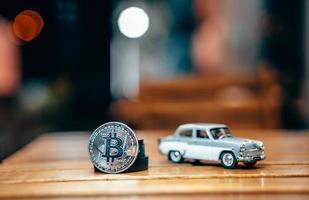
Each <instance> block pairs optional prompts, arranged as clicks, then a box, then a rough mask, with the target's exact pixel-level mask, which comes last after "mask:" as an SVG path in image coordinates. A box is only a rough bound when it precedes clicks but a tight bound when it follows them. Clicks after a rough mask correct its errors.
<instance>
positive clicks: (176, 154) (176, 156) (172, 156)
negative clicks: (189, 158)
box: [168, 151, 183, 163]
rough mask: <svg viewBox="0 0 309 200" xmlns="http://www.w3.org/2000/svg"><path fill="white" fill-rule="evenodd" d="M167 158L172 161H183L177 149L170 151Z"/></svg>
mask: <svg viewBox="0 0 309 200" xmlns="http://www.w3.org/2000/svg"><path fill="white" fill-rule="evenodd" d="M168 159H169V160H170V161H172V162H174V163H181V162H182V161H183V157H182V155H181V153H180V152H179V151H170V152H169V154H168Z"/></svg>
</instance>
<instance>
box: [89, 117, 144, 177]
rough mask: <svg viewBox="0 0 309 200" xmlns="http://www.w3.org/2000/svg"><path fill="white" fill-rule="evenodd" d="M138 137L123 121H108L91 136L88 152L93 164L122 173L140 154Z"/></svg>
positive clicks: (103, 170) (110, 171)
mask: <svg viewBox="0 0 309 200" xmlns="http://www.w3.org/2000/svg"><path fill="white" fill-rule="evenodd" d="M138 150H139V146H138V139H137V137H136V135H135V133H134V132H133V130H132V129H131V128H130V127H128V126H127V125H125V124H123V123H121V122H108V123H105V124H103V125H101V126H100V127H98V128H97V129H96V130H95V131H94V132H93V133H92V134H91V136H90V139H89V146H88V152H89V156H90V160H91V161H92V163H93V165H94V166H95V167H96V168H97V169H98V170H100V171H102V172H105V173H120V172H123V171H125V170H127V169H128V168H130V167H131V166H132V164H133V163H134V162H135V160H136V158H137V155H138Z"/></svg>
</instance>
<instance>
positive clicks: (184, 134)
mask: <svg viewBox="0 0 309 200" xmlns="http://www.w3.org/2000/svg"><path fill="white" fill-rule="evenodd" d="M179 136H181V137H192V130H190V129H187V130H182V131H180V133H179Z"/></svg>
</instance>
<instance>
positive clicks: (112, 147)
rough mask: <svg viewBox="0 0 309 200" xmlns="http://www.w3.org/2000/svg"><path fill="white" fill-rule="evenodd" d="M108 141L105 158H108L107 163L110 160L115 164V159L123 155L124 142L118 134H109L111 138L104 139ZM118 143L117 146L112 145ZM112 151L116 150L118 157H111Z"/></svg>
mask: <svg viewBox="0 0 309 200" xmlns="http://www.w3.org/2000/svg"><path fill="white" fill-rule="evenodd" d="M104 139H105V140H106V145H105V154H104V155H103V157H106V162H109V159H110V158H111V159H112V162H114V159H115V158H119V157H120V156H122V154H123V149H122V140H121V139H120V138H118V137H116V133H114V134H112V133H110V134H109V137H106V138H104ZM112 141H116V144H115V145H112V144H111V142H112ZM111 149H116V150H117V154H116V155H111V154H110V153H111Z"/></svg>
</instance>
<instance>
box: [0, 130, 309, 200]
mask: <svg viewBox="0 0 309 200" xmlns="http://www.w3.org/2000/svg"><path fill="white" fill-rule="evenodd" d="M235 133H236V135H237V136H240V137H248V138H252V139H259V140H262V141H264V144H265V150H266V156H267V159H266V160H265V161H262V162H259V163H258V164H257V165H256V167H255V168H254V169H247V168H245V167H244V166H243V165H240V166H239V167H238V168H237V169H234V170H229V169H224V168H222V167H221V166H220V165H219V164H218V163H211V164H207V163H202V164H195V163H192V162H190V161H187V162H185V163H181V164H174V163H171V162H169V161H168V160H167V158H166V156H164V155H161V154H160V153H159V151H158V144H157V141H158V138H159V137H162V136H164V135H168V134H171V131H137V135H138V137H139V138H143V139H144V140H145V144H146V153H147V154H148V156H149V158H150V160H149V169H148V170H145V171H141V172H131V173H122V174H104V173H99V172H94V170H93V167H92V165H91V162H90V160H89V158H88V154H87V145H88V138H89V133H85V132H71V133H65V134H64V133H52V134H45V135H42V136H41V137H39V138H37V139H36V140H35V141H33V142H32V143H30V144H29V145H27V146H26V147H24V148H23V149H21V150H19V151H18V152H16V153H15V154H13V155H12V156H11V157H9V158H7V159H6V160H4V162H3V163H1V164H0V198H1V199H16V198H23V199H33V198H46V199H54V198H57V199H78V198H89V199H96V198H102V197H107V198H110V199H130V198H134V199H135V198H141V199H157V198H159V197H160V198H164V199H188V198H192V199H200V198H205V197H206V196H207V198H209V199H218V198H220V199H245V198H246V199H247V198H250V199H265V198H272V199H291V198H293V199H294V198H296V199H308V198H309V132H288V131H281V130H277V131H274V130H272V131H267V130H266V131H265V130H263V131H261V130H260V131H258V130H256V131H254V130H239V131H235Z"/></svg>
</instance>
